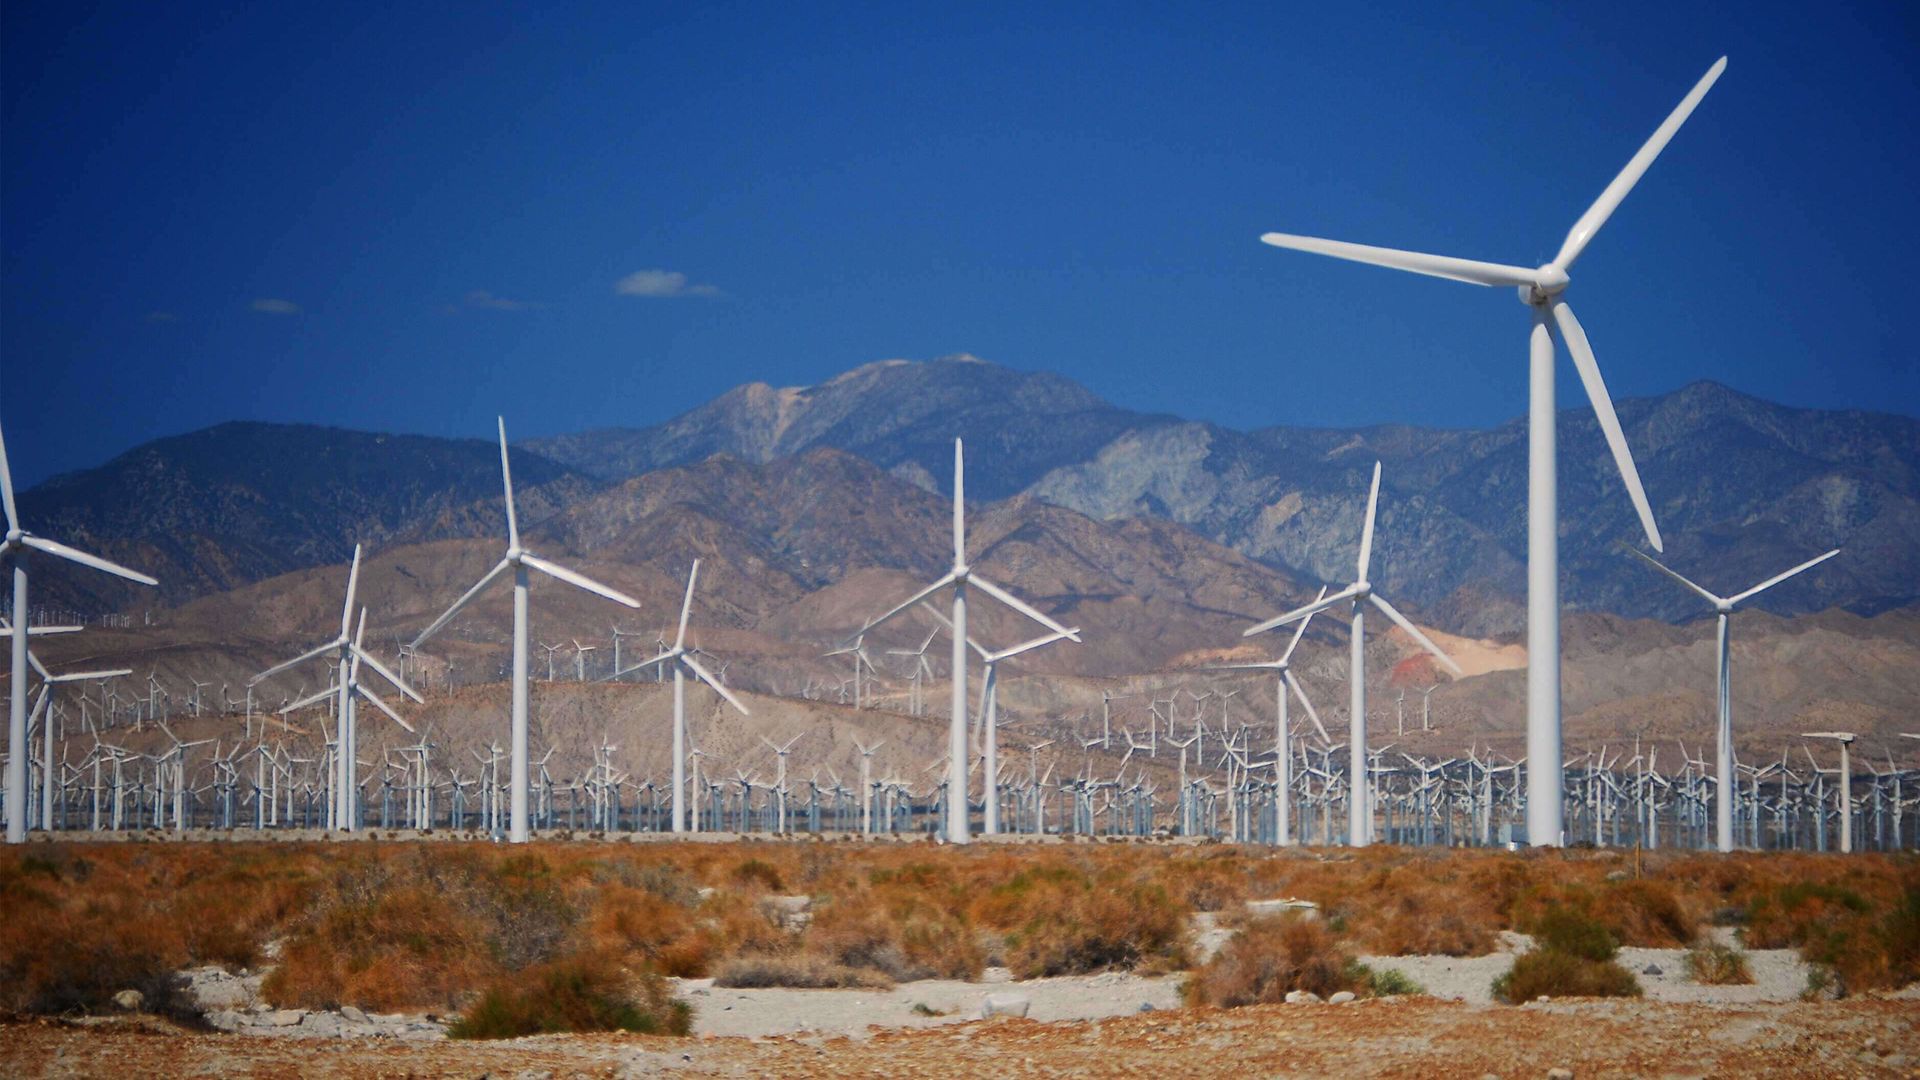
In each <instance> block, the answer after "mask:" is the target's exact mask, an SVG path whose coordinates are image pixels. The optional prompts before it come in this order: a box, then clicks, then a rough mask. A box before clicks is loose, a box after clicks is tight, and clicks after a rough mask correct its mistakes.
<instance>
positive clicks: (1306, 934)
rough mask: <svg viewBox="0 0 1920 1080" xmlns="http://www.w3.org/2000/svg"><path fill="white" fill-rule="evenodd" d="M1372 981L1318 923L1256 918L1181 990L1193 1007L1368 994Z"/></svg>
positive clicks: (1294, 917)
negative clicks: (1298, 994)
mask: <svg viewBox="0 0 1920 1080" xmlns="http://www.w3.org/2000/svg"><path fill="white" fill-rule="evenodd" d="M1371 985H1372V980H1371V979H1370V978H1369V977H1368V973H1367V972H1366V969H1365V968H1363V967H1361V966H1360V965H1358V964H1355V963H1354V962H1353V958H1352V957H1350V956H1348V955H1347V954H1346V953H1345V952H1344V951H1343V950H1342V949H1341V948H1340V946H1339V944H1338V943H1337V942H1336V941H1335V940H1334V937H1333V934H1332V933H1331V932H1330V931H1329V930H1328V929H1327V927H1326V925H1325V924H1324V923H1322V922H1321V921H1320V920H1318V919H1307V918H1302V917H1300V916H1298V915H1283V916H1279V917H1276V918H1266V919H1255V920H1252V921H1250V922H1248V923H1247V924H1246V926H1245V927H1244V928H1243V929H1242V930H1241V931H1240V932H1239V933H1238V934H1235V935H1234V936H1233V938H1232V939H1230V940H1229V941H1228V942H1227V944H1226V945H1225V946H1224V947H1222V948H1221V950H1220V951H1219V952H1218V953H1215V954H1214V957H1213V959H1211V960H1209V961H1207V963H1206V964H1205V965H1204V966H1202V967H1201V968H1200V969H1199V970H1198V971H1196V972H1194V974H1193V977H1192V978H1189V979H1188V980H1187V981H1186V983H1185V984H1184V985H1183V986H1182V987H1181V993H1182V994H1183V995H1184V996H1185V997H1186V999H1187V1003H1188V1004H1190V1005H1218V1006H1221V1007H1223V1008H1234V1007H1237V1006H1240V1005H1255V1004H1262V1003H1266V1004H1271V1003H1274V1002H1279V1001H1284V1000H1285V999H1286V996H1287V994H1288V993H1289V992H1291V991H1294V990H1305V991H1307V992H1309V993H1314V994H1318V995H1320V996H1321V997H1326V996H1328V995H1330V994H1335V993H1338V992H1339V991H1341V990H1351V991H1353V992H1354V993H1366V992H1367V991H1368V990H1369V989H1371Z"/></svg>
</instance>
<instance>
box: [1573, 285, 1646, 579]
mask: <svg viewBox="0 0 1920 1080" xmlns="http://www.w3.org/2000/svg"><path fill="white" fill-rule="evenodd" d="M1553 320H1554V322H1555V323H1557V324H1559V327H1560V339H1561V340H1562V341H1565V342H1566V343H1567V351H1568V352H1569V353H1572V354H1573V366H1574V369H1575V370H1576V371H1578V372H1579V373H1580V383H1581V385H1583V386H1585V387H1586V388H1587V400H1588V401H1591V402H1592V403H1593V414H1594V416H1595V417H1597V418H1598V419H1599V421H1600V431H1601V433H1602V434H1604V435H1605V436H1606V437H1607V448H1608V449H1609V450H1612V451H1613V463H1614V464H1615V465H1617V466H1619V468H1620V479H1621V480H1622V481H1624V482H1625V483H1626V485H1627V497H1628V498H1631V499H1632V500H1633V509H1634V512H1635V513H1638V514H1639V515H1640V527H1641V528H1642V529H1645V530H1646V533H1647V543H1648V544H1650V545H1652V547H1653V550H1655V551H1664V550H1666V549H1665V547H1664V546H1663V545H1662V543H1661V541H1660V526H1658V525H1656V524H1654V522H1653V507H1652V506H1650V505H1648V504H1647V492H1646V489H1645V488H1642V487H1641V486H1640V470H1639V469H1637V468H1635V467H1634V465H1633V454H1632V453H1630V452H1628V450H1627V435H1626V433H1625V432H1623V431H1621V430H1620V418H1619V417H1617V416H1615V415H1614V414H1613V399H1612V398H1611V397H1609V396H1607V384H1606V382H1605V381H1604V380H1602V379H1601V378H1600V365H1599V363H1597V362H1596V361H1595V360H1594V358H1593V346H1592V345H1590V344H1588V343H1587V332H1586V331H1585V330H1584V329H1582V328H1581V326H1580V320H1579V319H1576V318H1574V317H1573V309H1572V308H1571V307H1568V306H1567V302H1566V301H1565V300H1555V301H1554V302H1553Z"/></svg>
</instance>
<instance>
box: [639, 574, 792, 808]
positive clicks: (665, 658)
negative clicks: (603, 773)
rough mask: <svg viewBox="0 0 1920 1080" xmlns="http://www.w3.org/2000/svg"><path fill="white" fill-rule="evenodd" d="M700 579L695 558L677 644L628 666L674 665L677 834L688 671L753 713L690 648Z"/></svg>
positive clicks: (682, 800)
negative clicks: (689, 631) (690, 623)
mask: <svg viewBox="0 0 1920 1080" xmlns="http://www.w3.org/2000/svg"><path fill="white" fill-rule="evenodd" d="M699 578H700V560H699V559H695V560H693V568H692V569H691V570H688V571H687V595H686V598H685V599H683V600H681V601H680V630H679V632H678V633H676V634H675V635H674V637H673V644H672V645H671V646H670V647H669V648H668V649H667V650H666V651H665V652H663V653H661V654H660V655H659V656H655V657H652V658H650V659H648V660H646V661H644V662H642V663H639V664H635V665H634V666H633V667H632V668H629V669H628V670H629V671H632V670H636V669H638V668H643V667H651V666H653V665H654V664H661V663H667V662H669V661H671V662H672V664H673V831H674V832H676V833H678V832H685V831H686V828H687V802H686V799H687V673H688V672H692V673H693V677H694V678H696V679H699V680H700V681H701V682H703V683H706V684H707V685H708V686H709V687H711V688H712V690H713V692H714V693H716V694H719V695H720V696H721V697H722V698H725V699H726V702H727V704H729V705H731V706H733V707H734V708H736V709H739V710H740V715H741V716H750V715H752V714H751V713H750V712H748V710H747V707H746V706H745V705H742V704H741V703H740V699H739V698H737V697H734V696H733V694H732V692H731V691H729V690H728V689H727V688H726V686H725V685H724V684H723V683H721V681H720V680H719V679H716V678H714V677H713V675H712V674H711V673H709V672H708V671H707V669H706V668H703V667H701V666H700V661H698V660H695V659H694V658H693V651H692V650H690V649H688V648H687V618H688V616H690V615H691V614H692V613H693V586H694V582H696V581H697V580H699ZM696 752H697V751H696ZM781 760H782V761H783V762H784V761H785V760H786V759H785V758H784V757H783V758H782V759H781ZM696 826H697V823H696ZM695 831H698V829H697V827H696V829H695Z"/></svg>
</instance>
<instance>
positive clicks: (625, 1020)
mask: <svg viewBox="0 0 1920 1080" xmlns="http://www.w3.org/2000/svg"><path fill="white" fill-rule="evenodd" d="M692 1029H693V1010H692V1008H690V1007H689V1006H688V1005H687V1003H686V1002H684V1001H678V1000H675V999H674V998H673V997H672V996H671V995H670V994H669V993H668V992H667V988H666V983H665V982H664V981H663V980H662V979H660V977H659V976H657V975H640V976H631V975H629V974H627V973H626V972H625V971H623V970H621V968H620V967H619V965H617V964H615V963H613V962H612V960H610V959H609V958H606V957H603V956H598V955H595V954H594V953H591V952H584V953H577V954H574V955H572V956H568V957H566V958H564V959H561V960H553V961H548V962H547V963H544V964H539V965H536V966H534V967H532V968H529V969H527V970H525V971H522V972H518V973H515V974H513V975H510V976H505V977H502V978H499V979H497V980H496V981H495V982H494V983H493V984H492V985H490V986H489V987H488V988H487V989H486V991H485V992H484V993H483V994H481V996H480V999H479V1000H478V1001H477V1002H475V1003H474V1006H473V1007H472V1008H471V1009H468V1010H467V1012H466V1014H465V1015H463V1016H461V1018H460V1019H459V1020H458V1021H457V1022H455V1023H454V1024H453V1026H452V1027H451V1028H449V1029H448V1031H447V1034H449V1035H451V1036H452V1037H454V1038H456V1039H511V1038H518V1037H520V1036H523V1035H543V1034H548V1033H551V1032H561V1031H633V1032H638V1033H640V1034H643V1035H685V1034H687V1033H688V1032H689V1031H691V1030H692Z"/></svg>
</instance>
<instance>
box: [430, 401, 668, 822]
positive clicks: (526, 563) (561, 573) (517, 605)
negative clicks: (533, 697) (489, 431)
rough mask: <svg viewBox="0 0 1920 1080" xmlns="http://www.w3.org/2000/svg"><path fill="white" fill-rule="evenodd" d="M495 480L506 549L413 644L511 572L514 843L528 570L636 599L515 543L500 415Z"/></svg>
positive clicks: (520, 817) (523, 814)
mask: <svg viewBox="0 0 1920 1080" xmlns="http://www.w3.org/2000/svg"><path fill="white" fill-rule="evenodd" d="M500 480H501V483H502V484H503V485H504V486H505V488H506V493H507V553H506V555H505V556H504V557H503V558H501V560H500V561H499V562H498V563H495V564H494V567H493V569H491V570H489V571H487V573H486V575H485V576H484V577H482V578H481V579H480V580H479V581H477V582H475V583H474V586H473V588H471V589H468V590H467V592H466V595H464V596H462V597H461V598H460V599H458V600H455V601H454V602H453V606H452V607H450V608H448V609H447V610H446V612H445V613H444V614H442V615H441V616H440V617H439V618H437V619H435V620H433V625H431V626H429V627H427V628H426V629H425V630H422V631H420V636H419V637H416V638H414V639H413V642H412V645H413V647H414V648H416V649H417V648H419V647H420V646H421V645H423V644H425V643H426V640H427V639H428V638H430V637H432V636H433V635H435V634H437V633H439V632H440V629H441V628H442V627H444V626H446V625H447V623H449V622H451V621H452V620H453V617H454V616H455V615H458V614H460V612H461V611H462V610H464V609H465V608H466V606H467V605H468V604H471V603H473V602H474V600H476V599H478V598H479V596H480V594H481V593H483V592H486V591H487V588H488V587H489V586H491V585H492V584H493V583H494V582H496V581H499V580H500V579H501V578H502V577H505V576H506V574H507V572H508V571H512V573H513V739H512V742H513V758H512V785H511V786H512V791H511V793H510V795H509V807H508V821H507V839H508V840H509V841H510V842H512V843H515V844H524V843H526V842H527V837H528V833H527V782H528V781H527V588H528V582H527V571H528V570H529V569H533V570H538V571H540V572H541V573H543V574H545V575H547V576H548V577H550V578H555V579H557V580H560V581H564V582H566V583H567V584H569V585H572V586H573V587H575V588H577V589H584V590H586V591H587V592H590V593H592V594H594V595H595V596H604V597H606V598H607V599H609V600H612V601H613V602H615V603H617V604H625V605H626V606H628V607H630V608H637V607H639V606H640V601H638V600H635V599H634V598H633V597H631V596H628V595H627V594H626V593H623V592H620V591H619V590H617V589H610V588H608V587H607V586H605V585H602V584H600V583H599V582H597V581H594V580H593V579H592V578H589V577H585V576H583V575H581V574H576V573H574V572H573V571H571V570H569V569H567V568H566V567H564V566H561V565H559V564H558V563H552V562H548V561H547V560H545V559H542V558H540V557H539V556H537V555H535V554H534V553H533V552H531V551H528V550H526V549H525V548H523V547H521V546H520V522H519V519H518V518H517V517H516V516H515V515H514V511H513V470H512V469H511V468H510V467H509V466H508V464H507V421H506V418H505V417H501V418H500Z"/></svg>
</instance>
